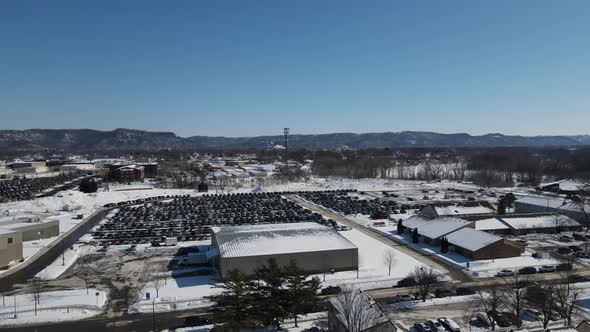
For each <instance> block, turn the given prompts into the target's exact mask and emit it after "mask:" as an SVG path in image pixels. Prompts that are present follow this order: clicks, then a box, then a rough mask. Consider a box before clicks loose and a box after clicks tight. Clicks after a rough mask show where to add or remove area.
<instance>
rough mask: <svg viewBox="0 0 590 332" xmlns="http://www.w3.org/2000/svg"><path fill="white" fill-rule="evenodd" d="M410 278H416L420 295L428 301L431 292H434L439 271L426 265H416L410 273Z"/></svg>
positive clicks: (423, 299) (424, 300) (423, 300)
mask: <svg viewBox="0 0 590 332" xmlns="http://www.w3.org/2000/svg"><path fill="white" fill-rule="evenodd" d="M409 277H410V278H414V280H416V287H418V295H419V296H420V298H421V299H422V302H426V298H427V297H428V294H429V293H432V291H433V290H434V286H435V285H436V283H437V282H438V278H437V277H438V276H437V273H436V272H434V270H433V269H432V268H431V267H429V268H424V267H416V268H415V269H414V271H413V272H412V273H410V275H409Z"/></svg>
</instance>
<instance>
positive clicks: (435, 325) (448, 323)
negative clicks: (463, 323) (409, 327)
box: [414, 317, 461, 332]
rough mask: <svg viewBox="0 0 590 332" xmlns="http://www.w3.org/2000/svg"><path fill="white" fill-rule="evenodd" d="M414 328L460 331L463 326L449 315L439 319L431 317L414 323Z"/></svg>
mask: <svg viewBox="0 0 590 332" xmlns="http://www.w3.org/2000/svg"><path fill="white" fill-rule="evenodd" d="M414 329H415V330H416V331H417V332H446V331H450V332H460V331H461V327H460V326H459V324H457V323H455V321H454V320H452V319H450V318H447V317H439V318H437V319H429V320H427V321H425V322H422V323H416V324H414Z"/></svg>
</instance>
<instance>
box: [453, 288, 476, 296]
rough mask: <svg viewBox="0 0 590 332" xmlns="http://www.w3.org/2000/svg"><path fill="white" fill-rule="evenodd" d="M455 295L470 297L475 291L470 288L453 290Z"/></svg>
mask: <svg viewBox="0 0 590 332" xmlns="http://www.w3.org/2000/svg"><path fill="white" fill-rule="evenodd" d="M455 294H457V295H472V294H475V291H474V290H473V289H471V288H467V287H459V288H457V289H456V290H455Z"/></svg>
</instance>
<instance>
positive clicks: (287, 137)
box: [283, 128, 289, 167]
mask: <svg viewBox="0 0 590 332" xmlns="http://www.w3.org/2000/svg"><path fill="white" fill-rule="evenodd" d="M283 134H284V135H285V165H287V167H289V128H284V129H283Z"/></svg>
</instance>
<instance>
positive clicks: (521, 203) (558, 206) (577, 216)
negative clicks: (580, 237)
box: [514, 196, 590, 225]
mask: <svg viewBox="0 0 590 332" xmlns="http://www.w3.org/2000/svg"><path fill="white" fill-rule="evenodd" d="M514 211H515V212H516V213H539V212H557V213H560V214H565V215H566V216H568V217H570V218H572V219H574V220H575V221H577V222H579V223H581V224H582V225H586V224H587V223H588V222H589V220H588V219H587V218H588V216H587V215H586V214H584V213H583V212H582V211H581V209H580V208H579V207H578V206H576V205H574V204H573V203H572V201H571V200H568V199H564V198H556V197H541V196H524V197H520V198H518V199H517V200H516V201H515V202H514ZM585 211H590V205H587V206H586V207H585Z"/></svg>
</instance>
